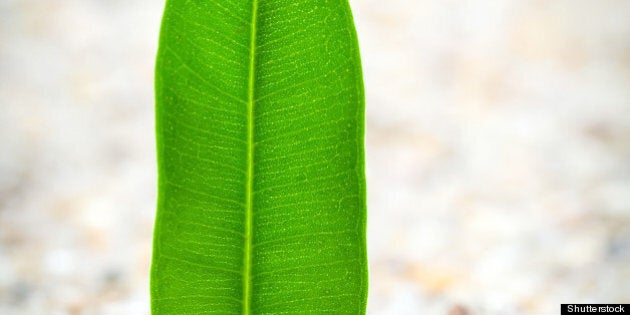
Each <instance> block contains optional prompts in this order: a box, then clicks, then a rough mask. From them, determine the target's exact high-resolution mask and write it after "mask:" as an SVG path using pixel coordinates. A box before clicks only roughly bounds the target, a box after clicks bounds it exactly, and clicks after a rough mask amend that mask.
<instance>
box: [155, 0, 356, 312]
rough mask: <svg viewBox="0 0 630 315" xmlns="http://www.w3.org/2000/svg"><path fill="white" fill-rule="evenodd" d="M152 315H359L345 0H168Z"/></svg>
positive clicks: (351, 59) (352, 76) (352, 84)
mask: <svg viewBox="0 0 630 315" xmlns="http://www.w3.org/2000/svg"><path fill="white" fill-rule="evenodd" d="M156 103H157V104H156V130H157V150H158V169H159V172H158V173H159V189H158V212H157V218H156V225H155V236H154V251H153V262H152V270H151V295H152V311H153V313H154V314H306V313H308V314H363V313H365V300H366V294H367V263H366V246H365V214H366V213H365V212H366V211H365V175H364V173H365V171H364V152H363V151H364V149H363V133H364V96H363V83H362V74H361V67H360V58H359V52H358V45H357V39H356V34H355V30H354V25H353V21H352V16H351V12H350V9H349V6H348V3H347V1H345V0H309V1H288V0H274V1H266V0H265V1H263V0H254V1H235V0H232V1H218V0H168V1H167V3H166V9H165V13H164V17H163V21H162V29H161V35H160V47H159V52H158V60H157V66H156Z"/></svg>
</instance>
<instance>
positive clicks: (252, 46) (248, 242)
mask: <svg viewBox="0 0 630 315" xmlns="http://www.w3.org/2000/svg"><path fill="white" fill-rule="evenodd" d="M257 15H258V0H252V20H251V26H250V41H249V78H248V84H247V184H246V188H245V253H244V257H243V260H244V261H243V315H249V314H250V312H251V305H250V304H251V299H252V298H251V296H252V293H251V291H252V288H251V269H252V236H253V235H252V232H253V227H252V219H253V215H254V214H253V200H252V197H253V185H254V101H255V100H254V98H255V95H254V88H255V86H254V84H255V79H256V77H255V73H254V71H255V70H256V19H257Z"/></svg>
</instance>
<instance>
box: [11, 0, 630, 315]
mask: <svg viewBox="0 0 630 315" xmlns="http://www.w3.org/2000/svg"><path fill="white" fill-rule="evenodd" d="M351 4H352V6H353V9H354V15H355V22H356V25H357V29H358V32H359V37H360V43H361V49H362V56H363V67H364V73H365V85H366V95H367V135H366V149H367V172H368V174H367V175H368V190H369V194H368V202H369V226H368V231H369V235H368V243H369V256H370V296H369V306H368V313H369V314H437V315H468V314H470V315H472V314H491V315H492V314H558V313H559V312H558V309H559V304H560V303H589V302H591V303H593V302H596V303H624V302H625V303H630V282H629V281H628V280H630V2H629V1H623V0H599V1H593V0H503V1H495V0H477V1H472V0H470V1H462V0H390V1H385V2H384V1H377V0H353V1H351ZM162 8H163V1H140V0H125V1H122V0H107V1H105V0H63V1H62V0H50V1H41V0H0V145H1V148H0V314H3V315H4V314H7V315H13V314H54V315H57V314H59V315H62V314H72V315H74V314H99V315H100V314H104V315H109V314H133V315H135V314H146V315H148V314H149V296H148V270H149V263H150V255H151V236H152V235H151V233H152V226H153V217H154V212H155V187H156V183H155V180H156V178H155V169H156V167H155V156H154V155H155V153H154V131H153V88H152V84H153V64H154V56H155V51H156V48H157V36H158V30H159V23H160V18H161V13H162Z"/></svg>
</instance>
